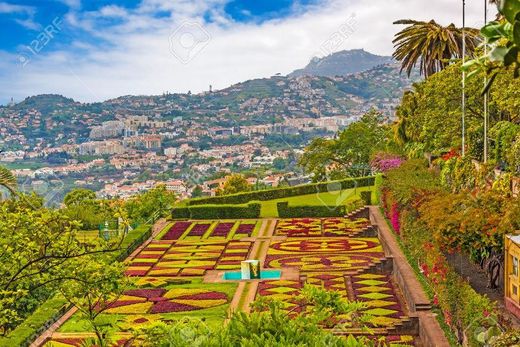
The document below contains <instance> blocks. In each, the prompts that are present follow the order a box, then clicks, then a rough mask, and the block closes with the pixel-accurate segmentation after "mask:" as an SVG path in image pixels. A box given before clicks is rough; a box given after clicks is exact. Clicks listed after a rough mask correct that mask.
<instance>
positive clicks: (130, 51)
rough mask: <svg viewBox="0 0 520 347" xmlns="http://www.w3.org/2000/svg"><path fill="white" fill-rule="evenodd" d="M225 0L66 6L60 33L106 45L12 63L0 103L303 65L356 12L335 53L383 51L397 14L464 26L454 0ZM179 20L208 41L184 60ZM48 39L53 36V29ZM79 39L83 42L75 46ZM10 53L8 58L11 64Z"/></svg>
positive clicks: (87, 96)
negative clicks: (306, 2) (244, 17)
mask: <svg viewBox="0 0 520 347" xmlns="http://www.w3.org/2000/svg"><path fill="white" fill-rule="evenodd" d="M223 2H224V1H223V0H213V1H211V2H209V1H202V0H197V1H188V0H181V1H175V2H174V1H169V0H145V1H143V5H142V6H141V7H140V8H138V9H136V10H134V11H127V10H124V9H120V8H117V7H110V8H104V9H102V10H100V11H99V12H97V13H89V14H88V15H85V14H81V13H69V15H68V16H67V23H68V25H69V27H68V28H67V27H66V26H65V27H64V29H63V30H64V35H65V34H66V31H67V30H77V28H82V30H88V31H89V32H91V33H92V34H94V35H96V37H99V38H100V39H103V40H106V41H108V43H109V45H103V46H102V47H101V46H100V47H98V48H89V49H88V50H79V52H81V54H78V53H77V52H78V50H76V51H73V52H69V51H66V50H64V51H58V52H46V51H45V50H43V51H42V53H41V54H40V56H37V57H32V59H31V62H30V63H29V64H27V65H26V66H25V67H24V68H21V67H20V66H19V65H16V66H12V67H11V68H10V72H9V73H7V75H8V78H2V79H1V80H0V93H1V94H0V95H2V96H1V98H2V99H3V100H2V101H4V102H5V100H8V99H9V98H10V97H11V96H14V97H15V98H16V99H18V100H19V99H21V98H23V97H25V96H27V95H33V94H38V93H51V92H52V93H60V94H63V95H66V96H69V97H74V98H75V99H78V100H81V101H100V100H104V99H107V98H112V97H117V96H119V95H126V94H160V93H162V92H164V91H170V92H187V91H188V90H191V91H192V92H200V91H202V90H207V89H208V86H209V85H210V84H212V85H213V88H214V89H220V88H225V87H227V86H229V85H231V84H233V83H236V82H240V81H244V80H247V79H252V78H259V77H268V76H271V75H273V74H275V73H277V72H280V73H282V74H287V73H289V72H291V71H292V70H294V69H297V68H300V67H302V66H304V65H306V64H307V63H308V61H309V60H310V58H311V57H312V56H314V55H316V53H317V52H318V53H319V52H320V48H321V46H322V45H323V44H324V43H325V42H327V40H328V39H329V38H330V37H331V35H333V34H334V33H336V32H338V30H340V28H341V27H342V25H343V24H344V23H346V22H347V21H349V20H350V19H349V18H351V16H352V15H353V14H355V21H356V23H357V24H355V25H354V28H355V32H354V33H353V34H352V35H350V36H349V37H348V38H347V39H346V40H344V41H343V42H340V44H339V45H337V46H336V47H335V50H336V51H337V50H341V49H354V48H364V49H366V50H367V51H370V52H372V53H376V54H382V55H390V54H391V53H392V50H393V47H392V38H393V35H394V34H395V33H396V32H397V31H399V30H400V29H401V27H399V26H395V25H393V24H392V22H393V21H395V20H397V19H402V18H412V19H418V20H430V19H435V20H437V21H438V22H440V23H442V24H449V23H451V22H453V23H455V24H456V25H459V26H460V25H461V11H460V4H458V2H454V1H453V0H437V1H430V0H370V1H369V0H331V1H328V2H326V3H322V4H320V6H319V7H318V6H316V7H314V8H313V9H312V11H308V12H301V11H300V13H299V14H298V15H295V16H292V17H289V18H285V19H277V20H272V21H269V22H264V23H262V24H244V23H236V22H233V21H232V20H231V19H230V18H229V17H228V16H227V15H226V14H225V13H224V12H223V11H222V9H221V7H219V6H216V5H222V4H223ZM481 7H482V6H481V4H480V5H477V4H474V3H471V6H468V8H467V24H468V25H470V26H475V27H477V26H481V25H482V19H483V13H482V11H483V9H482V8H481ZM157 10H161V11H173V12H172V14H171V16H169V17H161V18H155V17H153V15H152V13H154V12H155V11H157ZM208 11H211V14H214V16H215V18H217V19H218V21H217V22H216V23H215V22H213V23H209V24H208V23H205V24H204V23H203V19H202V18H203V16H204V14H206V13H208ZM106 16H117V17H118V18H119V19H120V20H122V23H121V24H118V25H117V26H114V27H109V28H107V27H100V26H98V25H97V24H96V23H97V21H98V20H99V18H100V17H106ZM491 17H492V16H491V15H490V16H489V18H491ZM186 19H188V20H191V21H193V22H197V23H202V28H203V30H206V31H207V32H208V33H209V34H210V36H211V40H210V41H209V42H208V43H207V45H205V46H204V47H203V48H202V49H201V50H200V52H198V54H197V55H196V56H195V57H194V58H193V59H192V60H190V61H189V62H188V63H187V64H183V63H182V62H180V61H179V60H177V59H176V58H175V56H174V54H172V52H171V51H170V44H169V36H170V34H171V33H172V32H173V31H174V30H176V28H178V26H179V25H181V23H183V21H184V20H186ZM72 28H76V29H72ZM202 37H204V35H202ZM55 40H60V38H59V36H57V37H56V38H55ZM80 46H82V44H81V42H76V43H75V44H74V47H80ZM83 46H85V47H91V46H86V44H83ZM107 46H108V47H111V48H107ZM16 60H17V57H16V56H11V61H12V63H13V64H15V63H16ZM2 69H3V67H2ZM2 74H6V71H3V72H2Z"/></svg>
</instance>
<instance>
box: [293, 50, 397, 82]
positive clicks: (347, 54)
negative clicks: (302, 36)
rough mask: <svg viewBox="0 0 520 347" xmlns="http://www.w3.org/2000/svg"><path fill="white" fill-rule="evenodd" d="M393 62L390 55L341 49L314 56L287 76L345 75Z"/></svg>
mask: <svg viewBox="0 0 520 347" xmlns="http://www.w3.org/2000/svg"><path fill="white" fill-rule="evenodd" d="M393 62H394V59H393V58H392V57H390V56H380V55H376V54H372V53H370V52H367V51H365V50H364V49H352V50H343V51H339V52H335V53H331V54H329V55H327V56H325V57H323V58H318V57H314V58H312V59H311V61H310V62H309V63H308V64H307V66H305V67H304V68H302V69H297V70H294V71H293V72H291V73H290V74H288V75H287V76H288V77H298V76H321V77H334V76H345V75H348V74H352V73H359V72H363V71H366V70H370V69H372V68H374V67H376V66H378V65H386V64H391V63H393Z"/></svg>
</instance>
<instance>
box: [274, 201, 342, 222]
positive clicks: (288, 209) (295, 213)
mask: <svg viewBox="0 0 520 347" xmlns="http://www.w3.org/2000/svg"><path fill="white" fill-rule="evenodd" d="M276 207H277V208H278V216H279V217H280V218H290V217H341V216H344V215H346V214H347V212H346V208H345V205H339V206H326V205H315V206H289V203H288V202H287V201H283V202H279V203H277V204H276Z"/></svg>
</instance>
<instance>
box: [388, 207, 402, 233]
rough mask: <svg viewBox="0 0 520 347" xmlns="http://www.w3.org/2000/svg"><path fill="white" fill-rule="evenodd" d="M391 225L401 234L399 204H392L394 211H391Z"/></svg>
mask: <svg viewBox="0 0 520 347" xmlns="http://www.w3.org/2000/svg"><path fill="white" fill-rule="evenodd" d="M390 223H392V228H394V230H395V232H396V233H397V234H399V233H400V230H401V223H400V222H399V207H398V205H397V203H395V202H394V203H393V204H392V210H391V211H390Z"/></svg>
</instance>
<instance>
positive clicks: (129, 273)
mask: <svg viewBox="0 0 520 347" xmlns="http://www.w3.org/2000/svg"><path fill="white" fill-rule="evenodd" d="M147 272H148V268H146V269H144V270H126V271H125V275H127V276H146V273H147Z"/></svg>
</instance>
